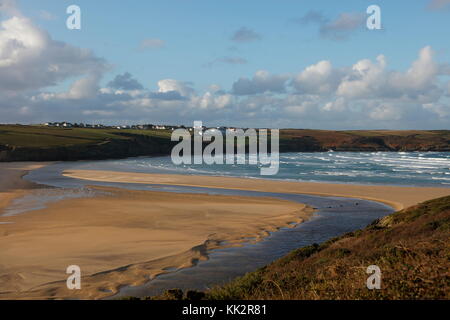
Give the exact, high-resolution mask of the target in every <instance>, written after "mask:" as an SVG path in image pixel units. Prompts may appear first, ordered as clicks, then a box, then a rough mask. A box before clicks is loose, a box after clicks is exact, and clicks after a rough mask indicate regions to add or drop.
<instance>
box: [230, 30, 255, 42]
mask: <svg viewBox="0 0 450 320" xmlns="http://www.w3.org/2000/svg"><path fill="white" fill-rule="evenodd" d="M261 38H262V37H261V35H260V34H259V33H257V32H256V31H254V30H252V29H250V28H247V27H241V28H239V29H238V30H236V31H235V32H234V33H233V35H232V36H231V40H232V41H234V42H238V43H245V42H253V41H257V40H261Z"/></svg>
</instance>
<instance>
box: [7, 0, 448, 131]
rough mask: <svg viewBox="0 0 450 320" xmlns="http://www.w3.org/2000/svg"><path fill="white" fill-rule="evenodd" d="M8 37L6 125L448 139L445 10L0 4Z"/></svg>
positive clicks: (230, 1)
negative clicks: (425, 134) (384, 133)
mask: <svg viewBox="0 0 450 320" xmlns="http://www.w3.org/2000/svg"><path fill="white" fill-rule="evenodd" d="M70 5H77V6H78V7H79V8H80V10H81V16H80V21H81V29H79V30H73V29H69V28H68V27H67V25H66V21H67V19H68V18H69V16H70V14H68V13H67V12H66V10H67V8H68V7H69V6H70ZM370 5H377V6H378V7H379V8H380V12H381V28H380V29H376V30H369V29H368V28H367V19H368V18H370V14H368V13H367V12H366V10H367V8H368V7H369V6H370ZM0 23H1V25H0V123H24V124H29V123H43V122H53V121H70V122H84V123H104V124H121V125H125V124H145V123H153V124H157V123H165V124H184V125H192V123H193V121H196V120H197V121H203V123H204V124H205V125H207V126H219V125H225V126H240V127H255V128H259V127H267V128H313V129H449V128H450V41H449V40H448V39H449V38H450V37H449V35H450V34H449V33H450V0H420V1H407V0H395V1H392V0H387V1H382V0H378V1H375V0H372V1H365V0H343V1H331V0H328V1H323V0H315V1H306V0H305V1H301V0H283V1H275V0H270V1H269V0H260V1H254V0H247V1H237V0H227V1H225V0H217V1H211V0H210V1H205V0H189V1H187V0H165V1H153V0H152V1H139V0H130V1H128V2H126V3H124V2H123V1H118V0H109V1H106V0H97V1H87V0H71V1H65V0H40V1H34V0H18V1H14V0H0Z"/></svg>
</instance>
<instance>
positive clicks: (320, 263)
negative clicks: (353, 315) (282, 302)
mask: <svg viewBox="0 0 450 320" xmlns="http://www.w3.org/2000/svg"><path fill="white" fill-rule="evenodd" d="M449 240H450V196H449V197H444V198H439V199H436V200H431V201H427V202H424V203H422V204H419V205H417V206H414V207H411V208H409V209H405V210H402V211H399V212H396V213H394V214H392V215H389V216H387V217H385V218H383V219H381V220H377V221H375V222H374V223H372V224H371V225H370V226H368V227H367V228H365V229H363V230H360V231H356V232H352V233H349V234H346V235H344V236H342V237H339V238H335V239H332V240H330V241H328V242H326V243H324V244H322V245H312V246H308V247H305V248H301V249H298V250H296V251H294V252H292V253H290V254H289V255H288V256H286V257H284V258H282V259H280V260H278V261H275V262H273V263H272V264H270V265H268V266H266V267H264V268H262V269H259V270H257V271H255V272H253V273H249V274H247V275H246V276H244V277H242V278H239V279H237V280H235V281H233V282H231V283H229V284H227V285H225V286H223V287H218V288H215V289H213V290H212V291H210V292H208V293H207V297H208V298H210V299H449V298H450V271H449V270H450V241H449ZM369 265H377V266H379V267H380V268H381V272H382V282H381V290H368V289H367V287H366V280H367V278H368V276H369V275H368V274H366V269H367V267H368V266H369Z"/></svg>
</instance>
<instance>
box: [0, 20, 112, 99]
mask: <svg viewBox="0 0 450 320" xmlns="http://www.w3.org/2000/svg"><path fill="white" fill-rule="evenodd" d="M107 67H108V66H107V64H106V63H105V61H103V60H102V59H100V58H97V57H95V56H94V55H93V54H92V53H91V52H90V51H89V50H86V49H80V48H76V47H73V46H71V45H68V44H66V43H63V42H59V41H55V40H53V39H51V38H50V36H49V35H48V33H47V32H45V31H43V30H41V29H40V28H38V27H37V26H35V25H34V24H33V23H32V22H31V20H29V19H28V18H25V17H19V16H13V17H11V18H9V19H7V20H4V21H2V23H1V28H0V91H13V92H18V91H27V90H36V89H41V88H45V87H48V86H52V85H55V84H57V83H58V82H61V81H63V80H65V79H68V78H70V77H74V76H81V75H86V74H91V75H92V74H96V75H100V74H102V73H103V72H104V71H105V70H106V69H107Z"/></svg>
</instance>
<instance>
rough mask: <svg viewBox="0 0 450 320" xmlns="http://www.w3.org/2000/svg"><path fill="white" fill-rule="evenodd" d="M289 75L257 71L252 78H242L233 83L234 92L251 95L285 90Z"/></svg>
mask: <svg viewBox="0 0 450 320" xmlns="http://www.w3.org/2000/svg"><path fill="white" fill-rule="evenodd" d="M287 80H288V76H287V75H272V74H270V73H269V72H267V71H265V70H260V71H257V72H256V73H255V75H254V76H253V78H252V79H248V78H240V79H239V80H238V81H236V82H235V83H233V90H232V92H233V93H234V94H236V95H251V94H258V93H265V92H278V93H281V92H284V91H285V83H286V81H287Z"/></svg>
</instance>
